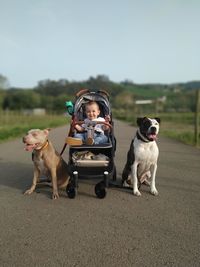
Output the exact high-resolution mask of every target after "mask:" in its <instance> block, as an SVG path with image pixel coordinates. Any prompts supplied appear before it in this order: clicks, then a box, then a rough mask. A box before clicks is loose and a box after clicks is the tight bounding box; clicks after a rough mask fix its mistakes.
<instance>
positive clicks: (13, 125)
mask: <svg viewBox="0 0 200 267" xmlns="http://www.w3.org/2000/svg"><path fill="white" fill-rule="evenodd" d="M67 123H69V117H66V116H64V115H63V114H61V115H55V114H51V115H50V114H48V115H41V116H39V115H23V114H21V113H16V112H1V113H0V142H3V141H5V140H10V139H13V138H16V137H19V136H22V135H24V134H25V133H26V132H27V131H28V130H29V129H31V128H39V129H44V128H54V127H57V126H61V125H65V124H67Z"/></svg>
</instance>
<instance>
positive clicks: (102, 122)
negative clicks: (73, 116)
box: [73, 121, 112, 129]
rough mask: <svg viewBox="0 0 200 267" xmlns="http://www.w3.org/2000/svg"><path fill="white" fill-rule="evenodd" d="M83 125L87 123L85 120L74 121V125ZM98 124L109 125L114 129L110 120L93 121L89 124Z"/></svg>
mask: <svg viewBox="0 0 200 267" xmlns="http://www.w3.org/2000/svg"><path fill="white" fill-rule="evenodd" d="M77 124H78V125H82V124H86V123H85V122H84V121H74V122H73V127H75V125H77ZM97 124H104V125H105V126H108V127H109V128H110V129H112V125H111V124H110V123H109V122H105V121H92V122H91V124H88V126H93V127H94V126H95V125H97Z"/></svg>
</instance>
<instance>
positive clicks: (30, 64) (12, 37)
mask: <svg viewBox="0 0 200 267" xmlns="http://www.w3.org/2000/svg"><path fill="white" fill-rule="evenodd" d="M199 14H200V1H199V0H117V1H116V0H0V74H2V75H4V76H6V77H7V78H8V80H9V82H10V85H11V86H14V87H23V88H27V87H34V86H36V85H37V83H38V81H41V80H45V79H52V80H59V79H67V80H69V81H74V80H75V81H81V80H87V79H88V78H89V77H90V76H93V77H96V75H102V74H104V75H107V76H108V77H109V78H110V80H112V81H115V82H120V81H124V80H125V79H128V80H131V81H133V82H135V83H175V82H187V81H191V80H200V15H199Z"/></svg>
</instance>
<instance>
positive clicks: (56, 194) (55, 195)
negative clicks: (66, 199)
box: [52, 192, 59, 200]
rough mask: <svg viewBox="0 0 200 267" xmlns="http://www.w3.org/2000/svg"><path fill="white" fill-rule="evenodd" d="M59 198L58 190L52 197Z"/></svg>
mask: <svg viewBox="0 0 200 267" xmlns="http://www.w3.org/2000/svg"><path fill="white" fill-rule="evenodd" d="M58 198H59V195H58V192H56V193H53V194H52V199H53V200H54V199H58Z"/></svg>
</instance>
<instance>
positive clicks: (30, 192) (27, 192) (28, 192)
mask: <svg viewBox="0 0 200 267" xmlns="http://www.w3.org/2000/svg"><path fill="white" fill-rule="evenodd" d="M33 191H34V190H33V189H28V190H26V191H25V192H24V195H30V194H32V193H33Z"/></svg>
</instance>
